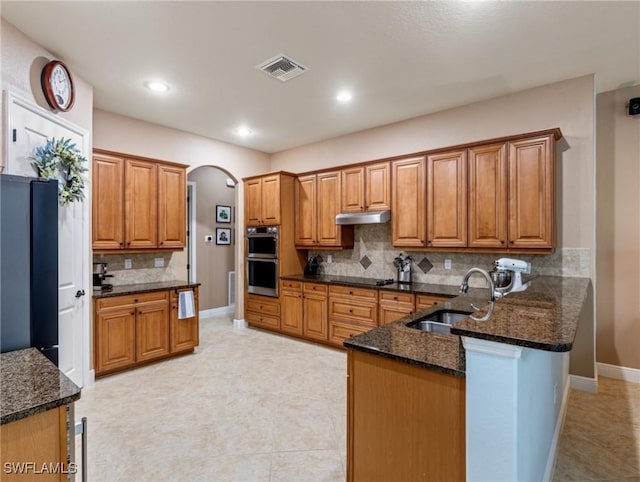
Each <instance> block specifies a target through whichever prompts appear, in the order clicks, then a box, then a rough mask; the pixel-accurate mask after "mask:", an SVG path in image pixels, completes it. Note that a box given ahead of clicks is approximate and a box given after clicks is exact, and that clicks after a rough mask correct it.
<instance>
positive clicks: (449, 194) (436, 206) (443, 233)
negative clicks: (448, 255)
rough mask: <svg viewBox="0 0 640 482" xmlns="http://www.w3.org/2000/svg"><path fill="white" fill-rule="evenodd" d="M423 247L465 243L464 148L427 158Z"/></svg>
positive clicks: (465, 173)
mask: <svg viewBox="0 0 640 482" xmlns="http://www.w3.org/2000/svg"><path fill="white" fill-rule="evenodd" d="M427 186H428V187H427V192H428V201H427V246H430V247H447V248H450V247H453V248H460V247H465V246H466V245H467V151H466V150H460V151H453V152H445V153H440V154H432V155H430V156H428V157H427Z"/></svg>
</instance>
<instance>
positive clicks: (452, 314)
mask: <svg viewBox="0 0 640 482" xmlns="http://www.w3.org/2000/svg"><path fill="white" fill-rule="evenodd" d="M471 313H472V312H471V311H458V310H438V311H434V312H433V313H431V314H429V315H427V316H425V317H424V318H421V319H420V321H436V322H438V323H445V324H447V325H453V324H454V323H457V322H459V321H460V320H462V319H463V318H466V317H467V316H469V315H470V314H471Z"/></svg>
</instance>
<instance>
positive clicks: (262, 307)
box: [247, 296, 280, 316]
mask: <svg viewBox="0 0 640 482" xmlns="http://www.w3.org/2000/svg"><path fill="white" fill-rule="evenodd" d="M247 311H253V312H255V313H264V314H266V315H275V316H280V302H279V301H277V300H275V301H274V300H271V299H268V298H267V299H265V298H258V297H253V296H247Z"/></svg>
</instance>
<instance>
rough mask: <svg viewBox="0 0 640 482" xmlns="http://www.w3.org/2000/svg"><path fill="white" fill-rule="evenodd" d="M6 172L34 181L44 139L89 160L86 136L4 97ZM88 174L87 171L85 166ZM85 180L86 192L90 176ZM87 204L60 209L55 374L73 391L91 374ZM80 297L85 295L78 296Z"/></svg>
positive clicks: (30, 106) (28, 105)
mask: <svg viewBox="0 0 640 482" xmlns="http://www.w3.org/2000/svg"><path fill="white" fill-rule="evenodd" d="M4 105H5V125H4V135H5V137H4V139H5V148H6V151H5V163H6V166H5V167H6V168H5V172H7V173H8V174H18V175H23V176H36V175H37V172H36V171H35V170H34V168H33V167H32V166H31V160H30V159H29V157H30V156H32V155H33V152H34V148H35V147H36V146H39V145H43V144H44V143H45V142H46V140H47V139H49V138H52V137H56V138H60V137H64V138H65V139H69V138H70V139H71V140H72V141H73V142H74V143H75V144H76V147H77V148H78V149H79V150H80V152H81V153H82V155H83V156H85V157H86V158H87V159H90V153H89V135H88V134H87V132H86V131H84V130H83V129H81V128H79V127H77V126H75V125H73V124H71V123H69V122H67V121H65V120H64V119H60V118H58V117H57V116H54V115H52V114H51V113H49V112H47V111H46V110H44V109H42V108H40V107H38V106H36V105H34V104H32V103H30V102H28V101H25V100H24V99H20V98H19V97H17V96H15V95H14V94H12V93H10V92H6V91H5V97H4ZM87 167H88V168H90V166H87ZM85 175H86V176H87V186H89V180H90V177H89V175H90V172H88V173H86V174H85ZM89 199H91V195H90V190H89V188H88V187H87V189H85V201H84V202H82V203H79V202H74V203H72V204H70V205H67V206H64V207H62V206H59V208H58V309H59V313H58V327H59V329H58V343H59V350H58V352H59V353H58V357H59V364H58V365H59V368H60V370H62V371H63V372H64V373H65V374H66V375H67V376H68V377H69V378H71V380H73V381H74V382H75V383H76V384H77V385H79V386H84V385H86V384H90V383H91V382H92V377H91V375H90V371H89V353H90V352H89V347H90V343H89V308H90V306H89V305H90V304H91V293H92V289H91V287H90V286H89V285H88V278H89V276H88V272H87V265H88V262H89V223H88V221H87V220H88V212H89V211H88V204H89V201H88V200H89ZM82 293H84V295H83V294H82Z"/></svg>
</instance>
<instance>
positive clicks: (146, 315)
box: [136, 301, 169, 361]
mask: <svg viewBox="0 0 640 482" xmlns="http://www.w3.org/2000/svg"><path fill="white" fill-rule="evenodd" d="M168 353H169V305H168V303H167V302H166V301H161V302H157V303H149V304H146V305H141V306H138V307H136V361H145V360H152V359H154V358H157V357H160V356H163V355H166V354H168Z"/></svg>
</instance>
